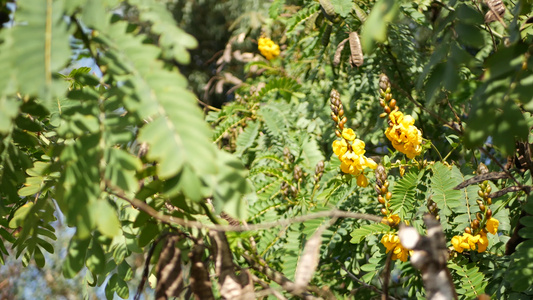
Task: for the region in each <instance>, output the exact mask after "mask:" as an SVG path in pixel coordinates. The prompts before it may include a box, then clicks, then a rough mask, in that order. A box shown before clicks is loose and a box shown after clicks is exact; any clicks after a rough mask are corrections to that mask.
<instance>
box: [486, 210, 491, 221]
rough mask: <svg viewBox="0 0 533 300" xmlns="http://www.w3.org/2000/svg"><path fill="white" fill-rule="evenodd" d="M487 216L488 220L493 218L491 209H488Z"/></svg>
mask: <svg viewBox="0 0 533 300" xmlns="http://www.w3.org/2000/svg"><path fill="white" fill-rule="evenodd" d="M485 216H487V219H490V218H492V210H491V209H490V208H487V212H486V213H485Z"/></svg>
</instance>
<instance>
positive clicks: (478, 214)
mask: <svg viewBox="0 0 533 300" xmlns="http://www.w3.org/2000/svg"><path fill="white" fill-rule="evenodd" d="M476 219H478V220H479V221H481V220H483V215H482V214H481V213H480V212H477V213H476Z"/></svg>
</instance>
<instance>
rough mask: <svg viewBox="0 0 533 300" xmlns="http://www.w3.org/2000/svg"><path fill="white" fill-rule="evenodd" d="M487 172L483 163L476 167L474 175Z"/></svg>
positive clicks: (487, 169)
mask: <svg viewBox="0 0 533 300" xmlns="http://www.w3.org/2000/svg"><path fill="white" fill-rule="evenodd" d="M488 172H489V168H487V166H486V165H485V164H484V163H480V164H479V165H478V166H477V170H476V173H477V174H478V175H481V174H486V173H488Z"/></svg>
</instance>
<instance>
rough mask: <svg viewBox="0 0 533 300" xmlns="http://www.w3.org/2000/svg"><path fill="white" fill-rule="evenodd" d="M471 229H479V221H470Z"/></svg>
mask: <svg viewBox="0 0 533 300" xmlns="http://www.w3.org/2000/svg"><path fill="white" fill-rule="evenodd" d="M471 225H472V229H477V228H478V227H479V221H478V220H477V219H476V220H474V221H472V224H471Z"/></svg>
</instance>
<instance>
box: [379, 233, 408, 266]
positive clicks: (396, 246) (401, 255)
mask: <svg viewBox="0 0 533 300" xmlns="http://www.w3.org/2000/svg"><path fill="white" fill-rule="evenodd" d="M381 243H382V244H383V246H385V249H386V250H385V253H389V252H391V251H392V260H397V259H400V260H401V261H403V262H406V261H407V258H408V257H409V250H408V249H406V248H404V247H403V246H402V244H401V243H400V238H398V236H397V235H396V234H394V233H390V232H389V233H387V234H385V235H384V236H383V237H382V238H381Z"/></svg>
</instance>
